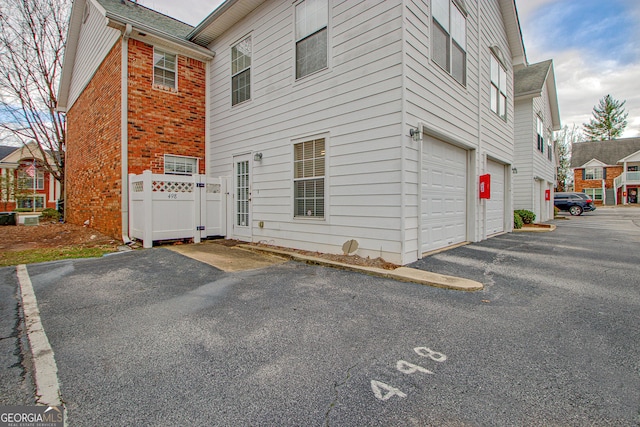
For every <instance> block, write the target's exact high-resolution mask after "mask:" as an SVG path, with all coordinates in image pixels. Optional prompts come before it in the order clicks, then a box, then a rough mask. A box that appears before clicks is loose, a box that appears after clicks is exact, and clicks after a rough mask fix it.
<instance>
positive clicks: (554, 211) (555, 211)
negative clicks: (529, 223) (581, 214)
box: [553, 206, 560, 216]
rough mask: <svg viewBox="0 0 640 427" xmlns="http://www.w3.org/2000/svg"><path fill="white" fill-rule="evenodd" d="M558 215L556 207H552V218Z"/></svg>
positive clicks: (558, 211)
mask: <svg viewBox="0 0 640 427" xmlns="http://www.w3.org/2000/svg"><path fill="white" fill-rule="evenodd" d="M559 213H560V209H558V208H557V207H556V206H554V207H553V216H558V214H559Z"/></svg>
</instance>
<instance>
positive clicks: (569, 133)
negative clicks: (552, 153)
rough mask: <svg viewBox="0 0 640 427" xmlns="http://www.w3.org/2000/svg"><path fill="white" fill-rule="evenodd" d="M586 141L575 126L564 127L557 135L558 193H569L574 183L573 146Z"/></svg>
mask: <svg viewBox="0 0 640 427" xmlns="http://www.w3.org/2000/svg"><path fill="white" fill-rule="evenodd" d="M583 140H584V136H583V135H582V133H581V132H580V129H579V128H578V127H577V126H576V125H573V127H571V128H569V126H566V125H565V126H564V127H563V128H562V129H561V130H560V131H559V132H556V135H555V147H556V157H557V159H558V171H557V175H556V177H557V178H556V191H567V187H568V186H569V185H570V184H571V183H572V182H573V176H572V173H571V146H572V145H573V144H574V143H576V142H580V141H583Z"/></svg>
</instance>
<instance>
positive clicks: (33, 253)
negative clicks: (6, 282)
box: [0, 246, 115, 267]
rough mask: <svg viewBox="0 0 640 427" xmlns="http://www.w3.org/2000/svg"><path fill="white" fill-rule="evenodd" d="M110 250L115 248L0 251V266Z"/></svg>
mask: <svg viewBox="0 0 640 427" xmlns="http://www.w3.org/2000/svg"><path fill="white" fill-rule="evenodd" d="M111 252H115V249H114V248H112V247H109V246H104V247H93V248H82V247H77V246H75V247H74V246H70V247H64V248H41V249H29V250H26V251H15V252H14V251H6V252H0V267H7V266H10V265H18V264H35V263H38V262H47V261H58V260H61V259H74V258H98V257H101V256H103V255H104V254H108V253H111Z"/></svg>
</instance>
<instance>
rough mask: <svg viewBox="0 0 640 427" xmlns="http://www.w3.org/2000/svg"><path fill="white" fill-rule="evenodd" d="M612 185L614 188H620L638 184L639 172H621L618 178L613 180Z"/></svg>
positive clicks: (639, 180) (639, 181)
mask: <svg viewBox="0 0 640 427" xmlns="http://www.w3.org/2000/svg"><path fill="white" fill-rule="evenodd" d="M613 184H614V185H615V187H616V188H620V187H622V186H623V185H629V184H632V185H636V184H640V172H638V171H636V172H623V173H622V174H621V175H620V176H618V177H616V178H615V179H614V180H613Z"/></svg>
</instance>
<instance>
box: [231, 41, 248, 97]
mask: <svg viewBox="0 0 640 427" xmlns="http://www.w3.org/2000/svg"><path fill="white" fill-rule="evenodd" d="M249 99H251V37H247V38H246V39H244V40H242V41H241V42H240V43H238V44H236V45H235V46H233V47H232V48H231V105H236V104H239V103H241V102H244V101H247V100H249Z"/></svg>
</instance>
